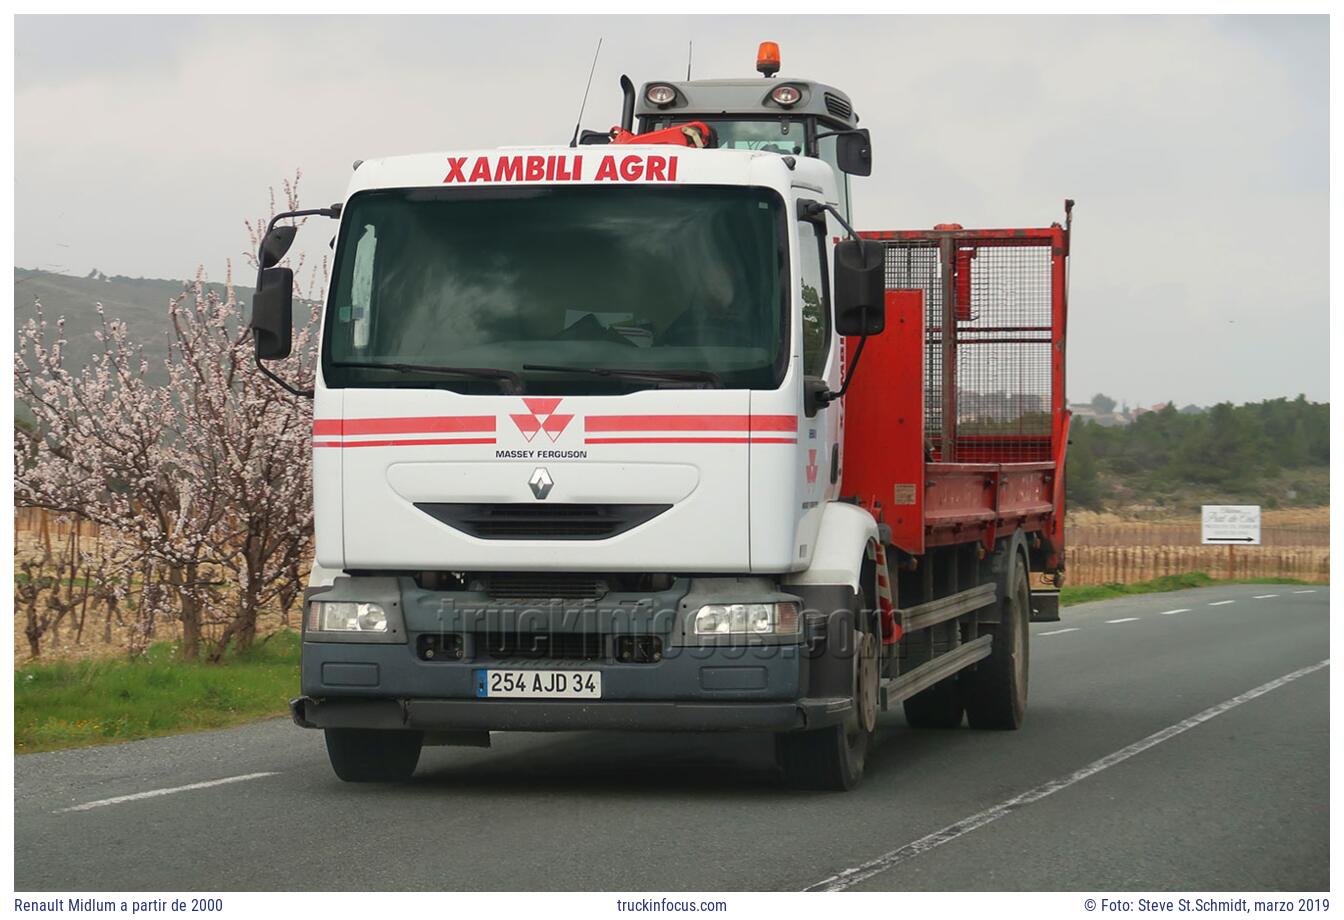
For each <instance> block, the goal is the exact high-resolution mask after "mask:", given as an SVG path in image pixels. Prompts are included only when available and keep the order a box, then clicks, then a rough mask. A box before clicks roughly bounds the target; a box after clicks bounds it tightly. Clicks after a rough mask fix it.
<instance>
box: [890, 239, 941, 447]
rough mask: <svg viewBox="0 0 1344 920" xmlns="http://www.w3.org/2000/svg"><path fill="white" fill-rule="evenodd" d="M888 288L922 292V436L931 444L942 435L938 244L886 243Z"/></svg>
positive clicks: (924, 242)
mask: <svg viewBox="0 0 1344 920" xmlns="http://www.w3.org/2000/svg"><path fill="white" fill-rule="evenodd" d="M886 274H887V288H888V290H919V291H923V292H924V326H925V329H927V330H928V334H927V337H926V339H925V342H924V436H925V437H926V438H928V439H929V441H930V442H932V443H933V444H934V445H938V444H939V443H940V442H941V441H942V434H943V398H942V392H943V340H942V334H941V331H940V330H939V328H938V318H939V317H940V316H942V311H943V282H942V268H941V262H940V261H939V259H938V243H937V242H936V241H935V242H929V241H923V240H921V241H917V242H907V241H900V242H889V243H887V259H886Z"/></svg>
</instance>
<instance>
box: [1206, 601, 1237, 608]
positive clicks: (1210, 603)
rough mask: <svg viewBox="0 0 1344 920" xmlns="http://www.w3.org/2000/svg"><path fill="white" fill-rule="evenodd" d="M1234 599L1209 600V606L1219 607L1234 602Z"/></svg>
mask: <svg viewBox="0 0 1344 920" xmlns="http://www.w3.org/2000/svg"><path fill="white" fill-rule="evenodd" d="M1235 603H1236V601H1209V606H1210V607H1221V606H1223V605H1224V604H1235Z"/></svg>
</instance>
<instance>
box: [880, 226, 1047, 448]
mask: <svg viewBox="0 0 1344 920" xmlns="http://www.w3.org/2000/svg"><path fill="white" fill-rule="evenodd" d="M1019 234H1021V235H1019ZM1062 234H1063V231H1062V230H1060V229H1059V228H1053V227H1052V228H1048V229H1045V230H1031V231H983V230H954V231H940V230H928V231H910V232H901V233H890V234H889V233H865V234H863V235H864V236H866V237H869V238H876V239H881V240H882V241H883V243H884V244H885V245H886V247H887V259H886V275H887V288H888V289H889V290H918V291H920V292H921V293H922V294H923V295H924V310H925V313H924V324H925V329H926V338H925V346H924V425H925V436H926V438H927V439H928V441H929V443H930V446H931V447H932V449H933V458H934V459H935V460H940V461H947V462H962V463H974V462H985V461H993V462H999V463H1014V462H1033V461H1045V460H1051V459H1053V458H1054V456H1055V451H1054V447H1055V445H1054V444H1053V437H1052V436H1053V434H1054V425H1053V422H1054V420H1055V418H1056V417H1057V416H1058V414H1059V411H1060V410H1062V409H1063V406H1064V386H1063V375H1062V369H1063V362H1062V350H1063V334H1064V329H1063V288H1062V278H1063V260H1064V251H1063V249H1064V247H1063V238H1062ZM1057 274H1058V276H1059V280H1060V282H1061V283H1060V286H1059V289H1058V294H1056V275H1057ZM1057 301H1058V303H1057ZM1057 314H1058V315H1057ZM945 325H946V326H947V327H948V328H949V330H950V331H949V333H948V335H947V336H946V337H945V336H944V334H943V329H944V326H945ZM1057 346H1058V347H1057ZM1056 354H1059V355H1060V361H1059V365H1060V368H1059V369H1060V374H1059V375H1058V379H1056V374H1055V363H1056V362H1055V355H1056Z"/></svg>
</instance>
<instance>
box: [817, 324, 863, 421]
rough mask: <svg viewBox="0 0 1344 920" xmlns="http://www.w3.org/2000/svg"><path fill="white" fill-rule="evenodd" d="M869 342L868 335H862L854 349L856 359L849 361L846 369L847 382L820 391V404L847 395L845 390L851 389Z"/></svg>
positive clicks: (818, 399) (826, 403)
mask: <svg viewBox="0 0 1344 920" xmlns="http://www.w3.org/2000/svg"><path fill="white" fill-rule="evenodd" d="M867 342H868V336H866V335H865V336H860V338H859V347H858V348H856V349H854V360H853V361H851V362H850V363H849V367H848V368H847V369H846V370H845V382H844V383H842V384H840V389H838V390H827V391H825V392H824V393H818V394H817V403H818V404H819V405H822V406H825V405H829V404H830V403H833V402H835V401H836V400H837V399H840V398H841V397H842V396H844V395H845V391H846V390H848V389H849V384H850V382H851V381H852V380H853V379H854V372H855V371H856V370H858V369H859V358H861V357H863V346H864V345H865V344H866V343H867Z"/></svg>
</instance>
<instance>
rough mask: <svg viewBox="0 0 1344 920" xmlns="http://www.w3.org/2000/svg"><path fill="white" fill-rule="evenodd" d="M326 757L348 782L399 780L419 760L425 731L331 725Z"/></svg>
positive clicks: (413, 767) (409, 776)
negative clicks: (336, 726) (332, 726)
mask: <svg viewBox="0 0 1344 920" xmlns="http://www.w3.org/2000/svg"><path fill="white" fill-rule="evenodd" d="M325 733H326V736H327V757H328V758H329V759H330V760H331V768H332V769H333V770H335V771H336V775H337V776H339V777H340V778H341V779H343V780H344V781H345V782H347V783H399V782H402V781H404V780H407V779H410V778H411V774H412V773H414V772H415V765H416V764H417V763H419V762H420V747H421V745H422V744H423V742H424V733H423V732H416V731H403V730H397V729H371V728H328V729H326V730H325Z"/></svg>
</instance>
